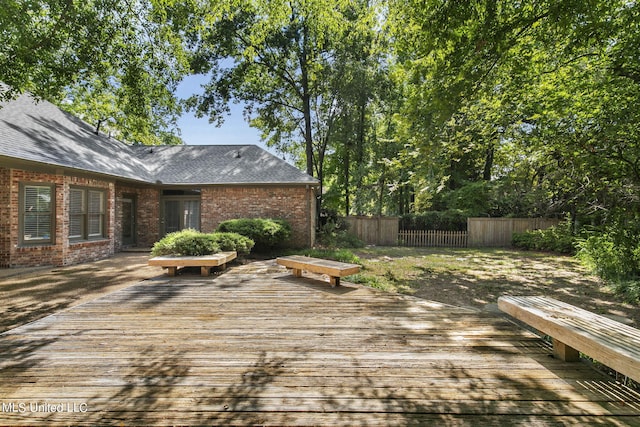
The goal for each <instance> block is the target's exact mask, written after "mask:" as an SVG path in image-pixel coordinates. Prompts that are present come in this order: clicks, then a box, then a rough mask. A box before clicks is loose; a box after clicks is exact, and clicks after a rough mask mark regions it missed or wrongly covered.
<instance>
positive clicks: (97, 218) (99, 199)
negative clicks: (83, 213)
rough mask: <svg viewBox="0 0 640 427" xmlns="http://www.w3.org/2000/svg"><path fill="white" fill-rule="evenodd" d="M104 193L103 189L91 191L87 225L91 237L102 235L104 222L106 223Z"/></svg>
mask: <svg viewBox="0 0 640 427" xmlns="http://www.w3.org/2000/svg"><path fill="white" fill-rule="evenodd" d="M103 208H104V193H103V192H102V191H89V215H88V218H87V227H88V228H89V237H101V236H102V224H103V223H104V215H103Z"/></svg>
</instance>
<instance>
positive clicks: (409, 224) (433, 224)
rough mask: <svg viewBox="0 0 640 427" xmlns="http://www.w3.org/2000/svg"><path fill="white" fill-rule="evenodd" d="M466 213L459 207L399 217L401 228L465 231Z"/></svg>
mask: <svg viewBox="0 0 640 427" xmlns="http://www.w3.org/2000/svg"><path fill="white" fill-rule="evenodd" d="M468 216H469V215H468V213H467V212H465V211H462V210H459V209H451V210H448V211H428V212H423V213H419V214H407V215H403V216H401V217H400V229H401V230H442V231H467V217H468Z"/></svg>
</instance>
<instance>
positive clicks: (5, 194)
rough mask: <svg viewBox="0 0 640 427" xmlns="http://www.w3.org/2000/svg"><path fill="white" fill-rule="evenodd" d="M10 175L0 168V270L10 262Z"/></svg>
mask: <svg viewBox="0 0 640 427" xmlns="http://www.w3.org/2000/svg"><path fill="white" fill-rule="evenodd" d="M10 177H11V174H10V171H9V169H7V168H1V167H0V268H1V267H9V265H10V260H11V192H10V191H8V189H9V188H10V182H11V178H10Z"/></svg>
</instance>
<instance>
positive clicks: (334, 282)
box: [329, 276, 340, 288]
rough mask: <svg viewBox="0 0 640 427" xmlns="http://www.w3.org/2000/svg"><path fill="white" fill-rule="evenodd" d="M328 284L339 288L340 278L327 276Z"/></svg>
mask: <svg viewBox="0 0 640 427" xmlns="http://www.w3.org/2000/svg"><path fill="white" fill-rule="evenodd" d="M329 283H331V287H332V288H333V287H336V286H340V278H339V277H336V276H329Z"/></svg>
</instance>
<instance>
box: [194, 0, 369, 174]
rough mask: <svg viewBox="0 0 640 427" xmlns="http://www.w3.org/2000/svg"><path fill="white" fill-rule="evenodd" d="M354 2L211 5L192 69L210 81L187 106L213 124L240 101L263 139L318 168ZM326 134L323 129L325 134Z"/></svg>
mask: <svg viewBox="0 0 640 427" xmlns="http://www.w3.org/2000/svg"><path fill="white" fill-rule="evenodd" d="M365 6H366V4H363V3H362V2H359V1H353V0H338V1H335V0H331V1H330V0H311V1H301V0H291V1H284V0H278V1H267V0H255V1H251V2H243V1H238V0H223V1H219V2H215V3H214V2H211V3H210V4H209V8H208V9H207V10H206V12H205V15H206V17H205V21H206V25H205V29H204V31H203V34H202V37H201V43H200V45H199V49H198V50H197V54H196V55H195V57H194V61H193V66H194V69H195V70H196V71H197V72H200V73H208V74H210V75H211V76H212V79H211V82H210V83H209V84H208V85H206V87H205V88H204V93H203V94H201V95H199V96H196V97H194V98H192V99H191V102H190V105H191V107H192V108H195V109H196V111H197V113H198V114H200V115H202V116H209V117H210V119H211V120H212V121H214V122H215V121H219V120H222V117H223V115H224V113H225V112H227V111H228V104H229V102H232V101H241V102H244V103H245V104H246V105H247V110H246V113H247V114H248V115H249V116H251V117H253V121H252V124H253V125H254V126H256V127H258V128H260V129H262V131H263V133H264V136H265V139H266V140H267V143H268V144H269V145H271V146H275V147H278V148H279V149H280V150H282V151H285V152H289V153H294V154H298V153H300V151H301V154H302V155H303V157H304V164H305V168H306V171H307V173H309V174H310V175H317V174H318V172H319V170H320V169H321V168H318V166H316V165H314V158H315V162H316V163H318V162H320V163H321V162H322V159H323V156H324V148H325V147H326V143H327V139H326V138H327V137H328V135H329V133H330V123H331V121H332V120H333V117H334V116H333V114H334V113H335V108H334V107H335V106H334V105H333V104H332V102H333V100H334V99H335V94H332V93H330V92H328V81H329V80H330V79H331V76H330V73H331V67H332V65H333V63H334V61H335V54H336V51H337V50H338V49H340V47H341V42H342V41H343V40H344V37H345V34H346V33H347V31H348V30H353V29H354V28H357V27H355V26H352V25H350V22H352V21H353V13H354V10H355V11H358V8H361V10H366V7H365ZM322 133H324V134H322Z"/></svg>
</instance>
